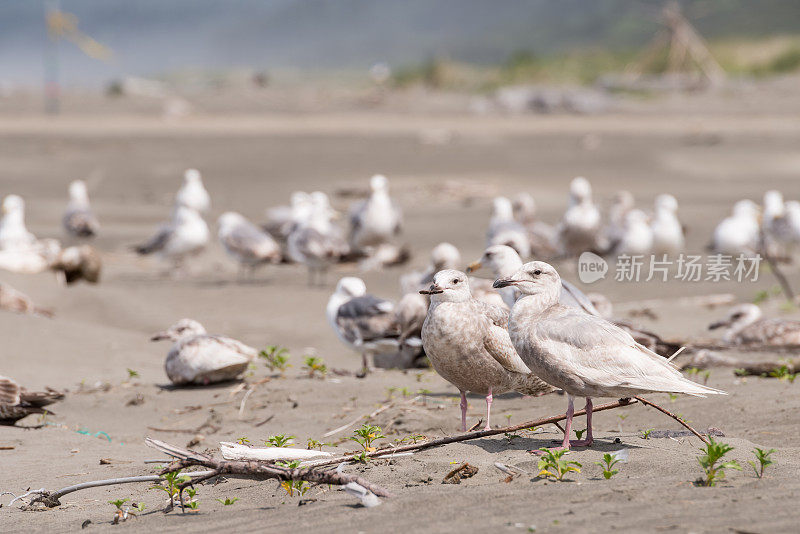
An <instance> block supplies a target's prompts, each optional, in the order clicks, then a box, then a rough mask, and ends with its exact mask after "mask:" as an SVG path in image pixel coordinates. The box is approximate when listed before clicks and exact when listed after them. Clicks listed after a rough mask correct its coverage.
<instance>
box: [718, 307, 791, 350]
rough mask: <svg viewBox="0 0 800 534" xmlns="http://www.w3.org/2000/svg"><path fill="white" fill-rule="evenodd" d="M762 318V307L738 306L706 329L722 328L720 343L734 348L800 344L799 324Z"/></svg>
mask: <svg viewBox="0 0 800 534" xmlns="http://www.w3.org/2000/svg"><path fill="white" fill-rule="evenodd" d="M762 317H763V314H762V313H761V308H759V307H758V306H756V305H755V304H740V305H738V306H735V307H734V308H732V309H731V311H730V312H729V313H728V316H727V317H726V318H725V319H723V320H721V321H717V322H715V323H712V324H711V325H709V327H708V329H709V330H715V329H717V328H725V333H724V334H723V335H722V340H723V341H724V342H726V343H734V344H736V345H749V344H752V345H767V346H770V345H771V346H779V345H800V321H793V320H791V319H780V318H775V319H764V318H762Z"/></svg>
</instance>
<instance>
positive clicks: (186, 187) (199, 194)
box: [175, 169, 211, 213]
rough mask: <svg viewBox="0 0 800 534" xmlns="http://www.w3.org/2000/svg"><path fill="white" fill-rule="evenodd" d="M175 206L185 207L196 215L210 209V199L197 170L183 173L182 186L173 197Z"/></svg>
mask: <svg viewBox="0 0 800 534" xmlns="http://www.w3.org/2000/svg"><path fill="white" fill-rule="evenodd" d="M175 205H176V206H186V207H187V208H191V209H193V210H195V211H196V212H198V213H205V212H207V211H208V210H209V209H211V197H210V196H209V194H208V191H206V188H205V186H204V185H203V178H202V177H201V176H200V171H198V170H197V169H187V170H186V172H185V173H183V185H181V188H180V189H178V194H177V195H176V196H175Z"/></svg>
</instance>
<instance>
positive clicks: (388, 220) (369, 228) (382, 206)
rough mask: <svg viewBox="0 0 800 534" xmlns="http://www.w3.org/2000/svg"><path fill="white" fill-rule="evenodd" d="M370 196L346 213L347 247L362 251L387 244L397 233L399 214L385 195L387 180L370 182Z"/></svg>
mask: <svg viewBox="0 0 800 534" xmlns="http://www.w3.org/2000/svg"><path fill="white" fill-rule="evenodd" d="M369 187H370V196H369V198H367V199H366V200H362V201H360V202H358V203H356V204H355V205H354V206H353V208H352V209H351V210H350V236H349V242H350V247H351V248H352V249H353V251H354V252H362V251H364V249H366V248H368V247H376V246H378V245H381V244H383V243H388V242H389V241H391V240H392V238H394V237H395V236H397V235H398V234H400V232H401V230H402V225H403V214H402V211H401V210H400V207H399V206H397V204H396V203H394V202H393V201H392V199H391V197H390V196H389V181H388V180H387V179H386V177H385V176H383V175H382V174H376V175H375V176H373V177H372V178H371V179H370V182H369Z"/></svg>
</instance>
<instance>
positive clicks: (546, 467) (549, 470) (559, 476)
mask: <svg viewBox="0 0 800 534" xmlns="http://www.w3.org/2000/svg"><path fill="white" fill-rule="evenodd" d="M539 450H540V451H542V452H543V453H544V454H543V455H542V457H541V458H540V459H539V476H544V477H553V479H554V480H558V481H563V480H564V475H566V474H567V473H572V472H574V473H580V472H581V467H583V466H582V465H581V464H579V463H578V462H573V461H569V460H565V459H563V458H562V456H564V455H565V454H567V453H568V452H569V451H568V450H566V449H563V450H556V449H545V448H542V449H539Z"/></svg>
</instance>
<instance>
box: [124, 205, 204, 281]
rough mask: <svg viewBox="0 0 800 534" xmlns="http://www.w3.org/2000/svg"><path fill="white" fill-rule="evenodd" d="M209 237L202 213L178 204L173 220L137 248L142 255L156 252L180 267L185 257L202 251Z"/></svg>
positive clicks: (160, 256)
mask: <svg viewBox="0 0 800 534" xmlns="http://www.w3.org/2000/svg"><path fill="white" fill-rule="evenodd" d="M208 239H209V230H208V225H207V224H206V222H205V221H204V220H203V218H202V217H201V216H200V214H199V213H197V212H196V211H195V210H193V209H191V208H187V207H186V206H176V207H175V210H174V211H173V216H172V220H171V221H169V222H167V223H164V224H162V225H161V226H159V227H158V230H157V231H156V233H155V235H154V236H153V237H151V238H150V240H149V241H147V242H146V243H144V244H142V245H139V246H137V247H135V250H136V252H137V253H139V254H142V255H148V254H156V255H157V256H158V257H159V258H161V259H162V260H164V261H171V262H172V263H173V264H174V265H175V266H176V267H180V266H181V265H182V263H183V261H184V259H185V258H187V257H189V256H192V255H195V254H198V253H200V252H201V251H202V250H203V249H204V248H205V247H206V244H207V243H208Z"/></svg>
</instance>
